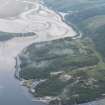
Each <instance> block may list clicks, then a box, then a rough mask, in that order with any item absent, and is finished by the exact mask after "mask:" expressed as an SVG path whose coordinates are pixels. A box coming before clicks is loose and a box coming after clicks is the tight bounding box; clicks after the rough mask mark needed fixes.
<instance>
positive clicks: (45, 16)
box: [0, 0, 76, 41]
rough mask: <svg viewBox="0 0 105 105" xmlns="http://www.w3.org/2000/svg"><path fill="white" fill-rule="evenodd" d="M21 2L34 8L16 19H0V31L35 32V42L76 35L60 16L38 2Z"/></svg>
mask: <svg viewBox="0 0 105 105" xmlns="http://www.w3.org/2000/svg"><path fill="white" fill-rule="evenodd" d="M19 1H20V0H18V1H17V2H19ZM21 2H25V3H27V4H30V3H32V4H33V7H34V8H32V9H29V10H27V11H26V12H23V13H21V14H20V15H19V16H18V17H17V18H13V17H12V18H10V19H0V31H5V32H15V33H16V32H35V33H36V34H37V36H38V37H37V38H36V41H47V40H53V39H59V38H64V37H73V36H75V35H76V32H75V31H74V30H73V29H72V27H70V26H68V25H67V24H66V23H64V21H62V17H61V16H59V15H58V14H57V13H55V12H54V11H52V10H49V9H47V8H46V7H44V6H43V5H41V4H40V3H39V2H38V1H36V2H28V1H25V0H23V1H21Z"/></svg>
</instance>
